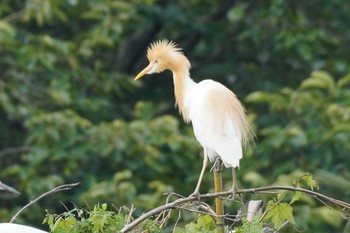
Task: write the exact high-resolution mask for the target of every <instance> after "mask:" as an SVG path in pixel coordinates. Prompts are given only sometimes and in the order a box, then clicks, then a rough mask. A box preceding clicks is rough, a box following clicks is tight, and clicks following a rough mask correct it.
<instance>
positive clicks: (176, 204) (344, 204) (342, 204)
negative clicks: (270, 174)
mask: <svg viewBox="0 0 350 233" xmlns="http://www.w3.org/2000/svg"><path fill="white" fill-rule="evenodd" d="M273 190H274V191H277V190H278V191H281V190H285V191H293V192H302V193H305V194H308V195H310V196H311V197H313V198H315V199H316V200H326V201H329V202H331V203H333V204H334V205H336V206H337V207H339V208H341V209H342V211H343V212H345V211H346V210H350V203H347V202H344V201H341V200H337V199H335V198H332V197H328V196H326V195H324V194H321V193H318V192H315V191H312V190H309V189H303V188H296V187H293V186H265V187H260V188H250V189H241V190H237V191H236V194H247V193H251V194H257V193H266V191H273ZM231 194H232V191H225V192H219V193H207V194H201V195H199V196H198V197H199V198H200V199H207V198H214V197H220V196H228V195H231ZM198 197H185V198H180V199H177V200H175V201H173V202H170V203H167V204H165V205H162V206H159V207H157V208H154V209H152V210H150V211H148V212H146V213H144V214H142V215H141V216H140V217H138V218H137V219H135V220H134V221H132V222H131V223H129V224H126V225H125V226H124V228H123V229H122V230H121V232H122V233H124V232H128V231H130V230H132V229H133V228H134V227H136V226H137V225H138V224H140V223H141V222H143V221H145V220H146V219H148V218H150V217H152V216H153V215H156V214H159V213H161V212H162V211H165V210H168V209H177V208H178V207H180V206H181V205H183V204H185V203H187V202H191V201H197V200H198V199H197V198H198ZM348 217H350V215H349V216H348V215H347V216H346V218H348Z"/></svg>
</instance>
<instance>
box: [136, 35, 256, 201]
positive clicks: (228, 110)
mask: <svg viewBox="0 0 350 233" xmlns="http://www.w3.org/2000/svg"><path fill="white" fill-rule="evenodd" d="M147 59H148V61H149V64H148V65H147V66H146V67H145V68H144V69H143V70H142V71H141V72H139V73H138V74H137V75H136V77H135V78H134V80H139V79H140V78H142V77H144V76H146V75H150V74H154V73H161V72H163V71H165V70H170V71H171V72H172V77H173V84H174V94H175V105H176V106H177V108H178V110H179V113H180V115H181V116H182V118H183V119H184V121H185V122H186V123H190V122H191V123H192V127H193V131H194V135H195V137H196V139H197V141H198V142H199V144H200V145H201V146H202V147H203V163H202V169H201V172H200V175H199V178H198V181H197V185H196V188H195V190H194V192H193V193H192V194H191V195H194V196H195V195H197V196H198V195H199V190H200V186H201V183H202V179H203V175H204V173H205V170H206V167H207V165H208V159H209V160H210V162H213V161H216V159H217V158H219V159H221V161H222V162H223V164H224V165H225V167H226V168H229V167H231V168H232V176H233V178H232V180H233V181H232V191H233V193H234V192H235V190H236V189H237V185H236V172H235V168H237V167H239V162H240V159H241V158H242V156H243V148H244V147H246V146H248V145H249V144H250V142H251V141H252V140H253V137H254V133H253V130H252V127H251V124H250V122H249V121H248V118H247V115H246V110H245V108H244V107H243V105H242V104H241V102H240V101H239V100H238V98H237V96H236V95H235V94H234V93H233V92H232V91H231V90H230V89H228V88H227V87H226V86H224V85H223V84H221V83H219V82H216V81H214V80H211V79H206V80H203V81H200V82H198V83H197V82H195V81H194V80H193V79H192V78H191V76H190V68H191V63H190V61H189V60H188V59H187V57H186V56H185V55H184V53H183V51H182V49H181V48H180V47H179V46H178V44H176V43H175V42H174V41H169V40H167V39H163V40H158V41H155V42H153V43H151V44H150V46H149V47H148V49H147Z"/></svg>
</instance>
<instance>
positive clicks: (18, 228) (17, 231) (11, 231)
mask: <svg viewBox="0 0 350 233" xmlns="http://www.w3.org/2000/svg"><path fill="white" fill-rule="evenodd" d="M0 232H1V233H48V232H47V231H42V230H39V229H36V228H33V227H29V226H25V225H20V224H15V223H0Z"/></svg>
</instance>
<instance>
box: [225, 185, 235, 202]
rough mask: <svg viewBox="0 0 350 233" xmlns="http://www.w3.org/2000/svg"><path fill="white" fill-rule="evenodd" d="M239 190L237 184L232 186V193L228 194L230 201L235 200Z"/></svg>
mask: <svg viewBox="0 0 350 233" xmlns="http://www.w3.org/2000/svg"><path fill="white" fill-rule="evenodd" d="M237 190H238V188H237V187H236V186H233V187H232V188H231V190H229V191H231V194H230V195H229V196H228V198H227V199H228V200H230V201H234V200H235V196H236V192H237Z"/></svg>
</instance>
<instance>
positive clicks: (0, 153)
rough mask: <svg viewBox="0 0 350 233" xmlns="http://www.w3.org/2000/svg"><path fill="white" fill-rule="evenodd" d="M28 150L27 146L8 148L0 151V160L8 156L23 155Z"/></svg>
mask: <svg viewBox="0 0 350 233" xmlns="http://www.w3.org/2000/svg"><path fill="white" fill-rule="evenodd" d="M29 150H30V147H29V146H19V147H9V148H5V149H3V150H0V158H1V157H3V156H5V155H8V154H17V153H24V152H28V151H29Z"/></svg>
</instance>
